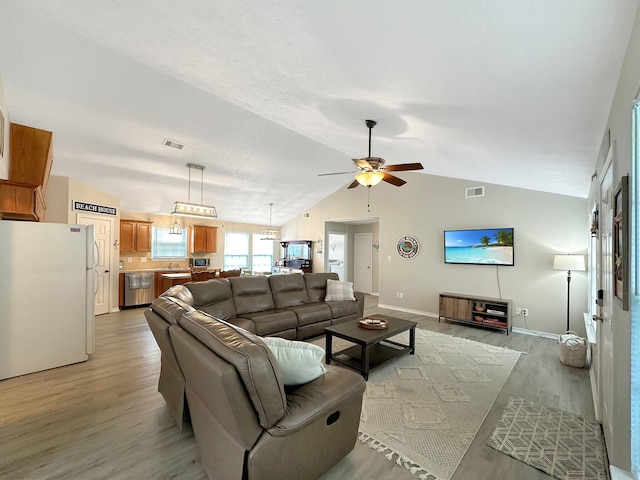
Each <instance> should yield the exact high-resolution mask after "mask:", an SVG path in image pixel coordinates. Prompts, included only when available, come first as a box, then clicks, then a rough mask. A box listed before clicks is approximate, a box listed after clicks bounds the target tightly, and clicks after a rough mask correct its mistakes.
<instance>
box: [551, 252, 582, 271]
mask: <svg viewBox="0 0 640 480" xmlns="http://www.w3.org/2000/svg"><path fill="white" fill-rule="evenodd" d="M553 269H554V270H565V271H575V272H582V271H584V270H585V265H584V255H555V256H554V257H553Z"/></svg>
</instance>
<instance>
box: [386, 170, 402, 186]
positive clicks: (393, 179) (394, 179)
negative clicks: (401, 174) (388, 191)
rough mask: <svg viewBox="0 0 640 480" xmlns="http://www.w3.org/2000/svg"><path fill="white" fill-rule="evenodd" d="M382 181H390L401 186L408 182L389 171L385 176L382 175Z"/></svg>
mask: <svg viewBox="0 0 640 480" xmlns="http://www.w3.org/2000/svg"><path fill="white" fill-rule="evenodd" d="M382 181H384V182H387V183H390V184H391V185H395V186H396V187H401V186H402V185H404V184H405V183H407V182H405V181H404V180H402V179H401V178H398V177H394V176H393V175H390V174H388V173H385V174H384V177H382Z"/></svg>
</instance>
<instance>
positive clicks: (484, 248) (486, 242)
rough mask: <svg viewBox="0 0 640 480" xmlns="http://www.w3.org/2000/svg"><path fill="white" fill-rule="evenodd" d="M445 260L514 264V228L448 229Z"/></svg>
mask: <svg viewBox="0 0 640 480" xmlns="http://www.w3.org/2000/svg"><path fill="white" fill-rule="evenodd" d="M444 261H445V262H446V263H474V264H487V265H513V228H489V229H484V230H453V231H446V232H444Z"/></svg>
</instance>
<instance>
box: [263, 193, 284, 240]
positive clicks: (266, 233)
mask: <svg viewBox="0 0 640 480" xmlns="http://www.w3.org/2000/svg"><path fill="white" fill-rule="evenodd" d="M272 207H273V202H271V203H270V204H269V228H267V229H266V230H263V231H262V238H260V240H280V232H279V231H278V230H274V229H273V228H271V208H272Z"/></svg>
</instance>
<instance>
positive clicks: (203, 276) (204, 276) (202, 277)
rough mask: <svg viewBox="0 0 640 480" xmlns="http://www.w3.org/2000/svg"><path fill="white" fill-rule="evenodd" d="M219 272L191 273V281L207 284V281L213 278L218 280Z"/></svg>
mask: <svg viewBox="0 0 640 480" xmlns="http://www.w3.org/2000/svg"><path fill="white" fill-rule="evenodd" d="M216 273H217V272H206V271H205V272H198V271H192V272H191V281H192V282H206V281H207V280H211V279H212V278H216Z"/></svg>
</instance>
